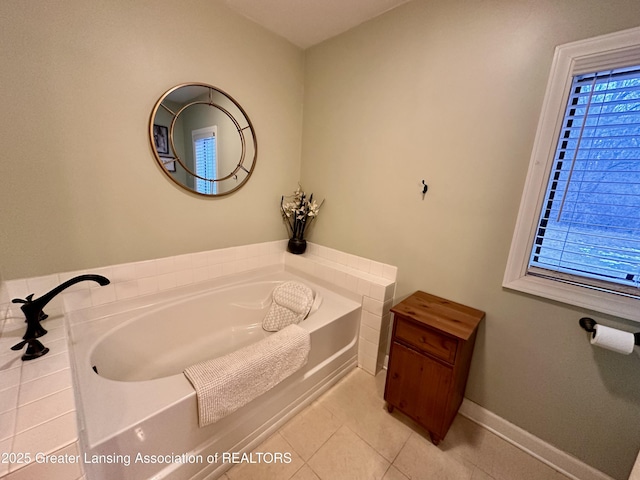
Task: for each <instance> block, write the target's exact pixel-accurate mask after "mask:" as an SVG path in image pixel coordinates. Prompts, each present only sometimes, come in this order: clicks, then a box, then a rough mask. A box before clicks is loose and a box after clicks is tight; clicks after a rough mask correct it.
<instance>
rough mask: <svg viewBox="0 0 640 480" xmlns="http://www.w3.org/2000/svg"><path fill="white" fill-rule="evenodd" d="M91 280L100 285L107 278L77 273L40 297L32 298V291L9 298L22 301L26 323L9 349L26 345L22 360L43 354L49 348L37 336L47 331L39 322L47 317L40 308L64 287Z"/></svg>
mask: <svg viewBox="0 0 640 480" xmlns="http://www.w3.org/2000/svg"><path fill="white" fill-rule="evenodd" d="M86 280H91V281H93V282H97V283H99V284H100V285H102V286H104V285H108V284H109V279H108V278H105V277H103V276H102V275H78V276H77V277H73V278H72V279H70V280H67V281H66V282H64V283H61V284H60V285H58V286H57V287H56V288H54V289H53V290H51V291H50V292H47V293H45V294H44V295H42V296H41V297H40V298H37V299H35V300H34V299H33V295H34V294H33V293H32V294H30V295H27V298H24V299H22V298H14V299H13V300H11V301H12V302H13V303H22V306H21V307H20V309H21V310H22V313H24V317H25V322H26V323H27V331H26V332H25V334H24V336H23V337H22V342H20V343H18V344H16V345H14V346H13V347H11V350H22V348H23V347H24V346H25V345H27V351H26V352H25V354H24V355H22V360H33V359H34V358H38V357H41V356H43V355H45V354H46V353H47V352H48V351H49V349H48V348H46V347H45V346H44V345H43V344H42V343H41V342H40V341H39V340H37V339H38V338H39V337H41V336H43V335H45V334H46V333H47V331H46V330H45V329H44V327H43V326H42V325H40V322H41V321H42V320H44V319H46V318H47V317H48V315H46V314H45V313H44V312H43V311H42V310H43V309H44V307H45V306H46V305H47V303H49V302H50V301H51V300H53V298H54V297H55V296H56V295H58V294H59V293H60V292H62V291H63V290H64V289H66V288H69V287H70V286H71V285H75V284H76V283H80V282H84V281H86Z"/></svg>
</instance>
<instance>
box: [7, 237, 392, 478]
mask: <svg viewBox="0 0 640 480" xmlns="http://www.w3.org/2000/svg"><path fill="white" fill-rule="evenodd" d="M286 244H287V241H286V240H279V241H274V242H266V243H260V244H253V245H245V246H240V247H231V248H225V249H219V250H212V251H206V252H199V253H194V254H187V255H179V256H174V257H167V258H161V259H157V260H149V261H143V262H134V263H128V264H121V265H113V266H109V267H101V268H96V269H91V270H86V271H76V272H66V273H61V274H54V275H47V276H42V277H34V278H27V279H19V280H9V281H5V282H2V283H1V284H0V452H14V453H29V455H30V456H31V458H32V460H33V457H34V455H35V453H44V454H56V453H57V454H64V453H65V452H69V451H79V449H80V447H79V444H78V432H77V426H76V409H75V402H74V396H73V387H72V380H71V370H70V362H69V355H68V351H67V336H68V326H66V325H65V324H64V317H63V313H64V312H73V311H77V310H82V309H85V308H88V307H95V306H109V305H111V304H114V305H115V304H116V303H115V302H118V301H125V300H131V299H135V298H138V297H140V298H142V297H144V296H145V295H149V294H154V293H159V292H167V293H169V292H170V291H173V290H175V289H177V288H178V287H183V286H187V285H189V284H194V283H200V282H204V281H208V280H212V279H217V278H220V277H224V276H227V275H232V274H236V273H241V272H245V271H250V270H256V269H260V268H265V267H274V268H278V267H282V268H291V269H294V270H297V271H299V272H302V273H303V274H305V275H309V276H311V277H314V278H315V279H317V280H319V281H321V282H330V283H332V284H335V285H337V286H338V287H340V288H343V289H344V290H345V291H347V292H349V293H350V294H351V295H352V296H355V297H356V298H361V299H362V303H363V309H362V321H361V328H360V349H359V364H360V366H361V367H362V368H364V369H366V370H367V371H369V372H371V373H375V372H377V371H379V369H380V366H381V365H382V361H381V359H383V358H384V354H385V353H386V338H387V337H388V328H389V313H388V312H389V308H390V307H391V304H392V301H393V295H394V293H395V279H396V275H397V269H396V267H392V266H389V265H385V264H382V263H379V262H375V261H372V260H368V259H365V258H362V257H357V256H354V255H350V254H346V253H344V252H339V251H337V250H333V249H329V248H326V247H322V246H320V245H315V244H309V250H308V252H307V253H305V254H304V255H300V256H298V255H291V254H289V253H285V250H286ZM85 273H95V274H99V275H103V276H105V277H107V278H109V280H110V281H111V283H110V284H109V285H107V286H103V287H101V286H98V285H97V284H95V283H94V282H81V283H79V284H76V285H73V286H72V287H70V288H68V289H67V290H65V291H64V292H63V293H62V294H61V295H58V296H57V297H56V298H55V299H54V300H52V301H51V302H50V303H49V304H48V305H47V306H46V307H45V312H46V313H47V314H48V315H49V317H50V318H49V319H48V320H46V322H45V328H47V330H48V331H49V333H48V334H47V337H46V342H45V345H46V346H47V347H49V348H50V349H51V351H50V352H49V353H48V354H47V355H46V356H44V357H43V358H41V359H36V360H31V361H29V362H22V361H21V360H20V356H21V355H22V352H12V351H11V350H10V347H11V346H12V345H14V344H15V343H17V342H19V341H20V340H21V337H22V335H23V333H24V328H25V326H24V317H23V314H22V312H21V310H20V308H19V305H16V304H12V303H10V299H12V298H24V297H26V295H28V294H29V293H35V297H36V298H37V297H39V296H40V295H42V294H44V293H46V292H47V291H49V290H51V289H52V288H54V287H56V286H57V285H59V284H60V283H62V282H64V281H66V280H68V279H70V278H72V277H74V276H76V275H81V274H85ZM3 352H6V353H3ZM43 465H44V466H48V467H50V469H49V470H47V478H49V479H53V480H76V479H79V478H84V477H83V473H82V466H81V465H78V464H75V465H68V464H67V465H58V466H55V467H53V466H52V465H51V464H37V463H35V462H33V461H32V462H31V464H29V465H24V464H19V463H15V464H0V477H2V476H4V475H7V480H20V479H22V478H36V477H37V476H38V475H37V472H39V471H40V470H39V469H42V468H43Z"/></svg>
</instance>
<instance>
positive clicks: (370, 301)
mask: <svg viewBox="0 0 640 480" xmlns="http://www.w3.org/2000/svg"><path fill="white" fill-rule="evenodd" d="M284 261H285V265H286V266H288V267H290V268H293V269H295V270H299V271H301V272H302V273H304V274H307V275H311V276H313V277H316V278H318V279H320V280H322V281H325V282H328V283H331V284H333V285H336V286H337V287H340V288H343V289H345V290H347V291H349V292H351V293H353V294H356V295H357V296H358V297H361V298H362V314H361V315H362V317H361V321H360V338H359V343H358V366H359V367H361V368H363V369H364V370H366V371H367V372H369V373H371V374H373V375H375V374H376V373H378V372H379V371H380V370H381V369H382V367H383V364H384V359H385V357H386V354H387V350H388V348H387V347H388V339H389V333H390V328H391V313H390V311H389V310H390V309H391V307H392V306H393V303H394V296H395V290H396V278H397V275H398V269H397V267H394V266H392V265H387V264H384V263H380V262H376V261H373V260H369V259H366V258H363V257H358V256H356V255H351V254H348V253H344V252H341V251H339V250H334V249H331V248H327V247H323V246H321V245H316V244H313V243H309V244H308V248H307V251H306V252H305V253H304V254H302V255H291V254H286V255H285V259H284Z"/></svg>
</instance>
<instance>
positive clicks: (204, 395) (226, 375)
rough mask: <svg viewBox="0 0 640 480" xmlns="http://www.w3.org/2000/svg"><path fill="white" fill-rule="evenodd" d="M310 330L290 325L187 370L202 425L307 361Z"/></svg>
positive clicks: (253, 396) (236, 406) (266, 387)
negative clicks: (194, 391)
mask: <svg viewBox="0 0 640 480" xmlns="http://www.w3.org/2000/svg"><path fill="white" fill-rule="evenodd" d="M310 349H311V338H310V335H309V332H308V331H307V330H305V329H304V328H302V327H299V326H298V325H290V326H288V327H287V328H284V329H282V330H281V331H279V332H277V333H274V334H273V335H270V336H269V337H267V338H265V339H263V340H260V341H259V342H256V343H254V344H252V345H249V346H247V347H244V348H241V349H240V350H236V351H235V352H232V353H229V354H228V355H225V356H223V357H219V358H214V359H212V360H207V361H204V362H201V363H197V364H195V365H192V366H191V367H188V368H186V369H185V370H184V374H185V376H186V377H187V378H188V379H189V381H190V382H191V384H192V385H193V388H195V390H196V396H197V399H198V419H199V424H200V426H201V427H204V426H206V425H209V424H211V423H214V422H217V421H218V420H220V419H221V418H223V417H224V416H226V415H228V414H230V413H232V412H234V411H236V410H237V409H238V408H240V407H242V406H243V405H246V404H247V403H249V402H250V401H251V400H253V399H254V398H256V397H258V396H260V395H262V394H263V393H265V392H266V391H268V390H270V389H271V388H273V387H274V386H276V385H277V384H278V383H280V382H281V381H282V380H284V379H285V378H287V377H288V376H289V375H291V374H292V373H294V372H295V371H297V370H299V369H300V368H301V367H303V366H304V365H305V364H306V363H307V358H308V356H309V351H310Z"/></svg>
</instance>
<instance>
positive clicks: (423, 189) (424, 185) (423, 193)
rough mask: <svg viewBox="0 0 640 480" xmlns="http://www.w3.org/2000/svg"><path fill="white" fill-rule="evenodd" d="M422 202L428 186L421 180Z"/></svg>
mask: <svg viewBox="0 0 640 480" xmlns="http://www.w3.org/2000/svg"><path fill="white" fill-rule="evenodd" d="M422 185H423V186H422V200H424V196H425V194H426V193H427V190H429V186H428V185H427V184H426V183H424V180H422Z"/></svg>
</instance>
